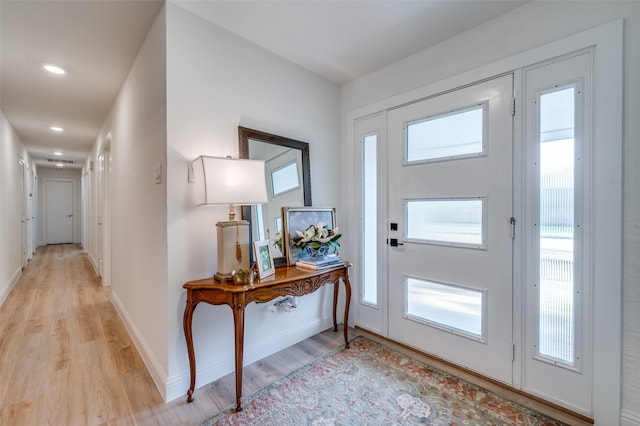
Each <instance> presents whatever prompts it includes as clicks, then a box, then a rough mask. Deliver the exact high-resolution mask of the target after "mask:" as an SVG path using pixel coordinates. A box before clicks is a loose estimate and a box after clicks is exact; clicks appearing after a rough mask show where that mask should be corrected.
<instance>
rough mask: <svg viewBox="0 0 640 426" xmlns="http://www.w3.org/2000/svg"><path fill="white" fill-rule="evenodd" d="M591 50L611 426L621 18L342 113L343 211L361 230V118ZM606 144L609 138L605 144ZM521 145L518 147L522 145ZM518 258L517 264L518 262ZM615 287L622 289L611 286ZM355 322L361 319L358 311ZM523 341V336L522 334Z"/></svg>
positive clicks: (603, 395) (616, 333)
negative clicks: (357, 129) (356, 137)
mask: <svg viewBox="0 0 640 426" xmlns="http://www.w3.org/2000/svg"><path fill="white" fill-rule="evenodd" d="M587 48H593V49H594V50H595V51H596V54H595V55H594V62H593V73H594V76H596V77H595V79H596V81H595V84H594V93H593V98H594V99H595V100H596V103H595V104H594V109H593V111H594V117H593V128H594V134H593V137H594V172H595V173H594V200H595V202H594V209H593V215H594V217H595V218H596V220H595V221H594V222H595V223H594V225H595V234H594V249H593V258H594V259H595V262H594V264H593V265H592V267H593V277H594V282H593V286H594V287H593V291H594V294H598V298H597V299H594V301H593V307H592V309H593V311H592V315H593V321H594V330H593V348H594V349H593V371H592V374H593V381H592V386H593V407H592V413H591V416H592V417H593V418H594V420H595V423H596V424H614V423H617V422H619V419H620V408H621V396H620V392H617V391H614V392H611V390H619V389H620V386H621V377H620V376H621V371H622V361H621V359H622V314H621V306H622V130H623V127H622V117H623V114H622V81H623V79H622V76H623V20H622V19H618V20H616V21H613V22H610V23H607V24H604V25H600V26H598V27H595V28H592V29H589V30H586V31H583V32H580V33H577V34H574V35H571V36H569V37H566V38H563V39H560V40H557V41H554V42H551V43H548V44H546V45H543V46H540V47H537V48H534V49H531V50H527V51H524V52H522V53H518V54H515V55H513V56H510V57H508V58H505V59H502V60H499V61H496V62H494V63H491V64H488V65H485V66H482V67H480V68H476V69H473V70H470V71H466V72H463V73H461V74H458V75H456V76H453V77H450V78H446V79H444V80H441V81H438V82H435V83H431V84H428V85H426V86H423V87H420V88H418V89H415V90H411V91H408V92H405V93H402V94H399V95H395V96H391V97H389V98H387V99H384V100H382V101H378V102H376V103H374V104H371V105H367V106H364V107H361V108H357V109H355V110H352V111H349V112H347V113H346V114H345V127H346V133H345V135H346V142H345V144H344V146H345V162H346V163H345V164H346V165H347V167H346V171H345V177H346V182H347V188H346V193H345V200H346V204H345V208H346V210H345V211H350V212H351V214H349V215H348V216H347V228H348V229H359V228H358V225H359V223H360V214H359V210H358V209H357V206H355V205H353V201H351V200H355V199H357V197H358V194H359V190H360V187H359V182H360V177H361V173H362V170H361V169H360V168H359V167H358V166H359V164H358V162H357V161H356V159H357V158H358V157H359V155H360V153H359V151H358V147H359V146H358V144H357V143H355V142H354V139H353V137H352V135H354V134H355V122H356V120H357V119H358V118H360V117H365V116H368V115H371V114H375V113H379V112H382V111H385V110H388V109H390V108H394V107H397V106H400V105H403V104H406V103H409V102H415V101H417V100H420V99H425V98H428V97H430V96H433V95H434V94H437V93H443V92H446V91H448V90H452V89H454V88H458V87H463V86H465V85H467V84H469V83H470V82H478V81H482V80H484V79H487V78H491V77H494V76H498V75H500V74H503V73H506V72H513V71H517V70H521V69H523V68H525V67H528V66H531V65H533V64H536V63H541V62H545V61H548V60H550V59H554V58H557V57H561V56H565V55H567V54H570V53H572V52H575V51H579V50H583V49H587ZM516 83H517V82H516ZM515 87H516V88H519V87H520V85H518V84H516V85H515ZM518 90H519V89H518ZM515 95H516V99H517V101H516V110H518V108H520V110H521V108H522V105H521V102H522V96H521V95H522V94H521V93H518V91H516V94H515ZM517 126H520V124H516V123H514V131H516V132H517V131H518V127H517ZM517 134H518V133H516V135H517ZM604 141H607V143H606V146H605V143H604ZM516 142H517V139H516ZM516 146H518V145H517V143H516ZM518 149H521V148H520V147H519V148H518ZM514 171H515V170H514ZM515 183H516V182H514V184H515ZM385 214H386V213H385ZM518 223H519V224H520V225H518V224H517V226H516V228H517V229H516V232H519V234H520V235H522V229H521V228H520V226H521V224H522V221H518ZM357 244H358V243H356V244H355V246H354V247H353V248H351V252H350V253H348V254H349V255H354V258H357V257H355V254H357V253H360V248H359V247H358V246H357ZM515 249H516V250H520V249H521V247H520V246H518V247H515ZM516 253H517V251H516ZM514 256H515V257H516V258H517V257H518V256H517V255H514ZM514 260H515V262H514V267H515V266H516V265H517V264H518V260H517V259H514ZM520 262H521V260H520ZM520 266H521V265H520ZM352 276H353V282H356V283H360V280H361V271H360V268H359V265H357V264H356V265H354V268H353V272H352ZM612 282H613V283H616V284H617V285H614V286H610V283H612ZM354 287H355V292H354V297H356V298H359V297H360V296H359V290H360V288H359V285H356V286H354ZM518 296H520V298H519V299H518V300H517V302H518V303H517V305H520V306H516V305H514V311H515V313H514V327H515V326H517V324H518V322H520V327H522V318H521V315H522V312H523V309H522V289H521V288H518V285H515V287H514V297H518ZM354 305H355V306H354V309H357V304H354ZM516 309H517V310H516ZM353 317H354V318H357V312H356V313H355V315H354V316H353ZM356 325H358V324H356ZM520 334H522V333H520ZM519 337H520V338H521V336H519ZM516 351H517V352H519V353H516V359H518V357H520V358H521V357H522V348H521V346H520V347H519V348H518V347H516ZM514 366H515V365H514ZM520 367H521V366H520ZM516 377H517V375H514V383H515V382H516V381H517V380H518V379H517V378H516Z"/></svg>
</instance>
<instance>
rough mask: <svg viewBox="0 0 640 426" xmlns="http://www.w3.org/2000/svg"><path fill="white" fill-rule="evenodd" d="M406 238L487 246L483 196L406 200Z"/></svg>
mask: <svg viewBox="0 0 640 426" xmlns="http://www.w3.org/2000/svg"><path fill="white" fill-rule="evenodd" d="M405 204H406V211H407V213H406V214H407V220H406V224H407V240H409V241H418V242H420V241H421V242H426V243H433V244H446V245H455V246H469V247H478V248H480V247H484V243H485V241H486V237H485V231H486V227H485V226H483V224H484V222H485V220H484V218H485V208H484V206H485V205H486V202H485V200H484V199H483V198H468V199H430V200H407V201H405Z"/></svg>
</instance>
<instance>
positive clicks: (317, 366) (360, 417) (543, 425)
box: [204, 336, 563, 426]
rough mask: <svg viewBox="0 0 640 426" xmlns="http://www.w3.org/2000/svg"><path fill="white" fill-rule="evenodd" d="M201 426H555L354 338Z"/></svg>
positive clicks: (372, 343)
mask: <svg viewBox="0 0 640 426" xmlns="http://www.w3.org/2000/svg"><path fill="white" fill-rule="evenodd" d="M242 407H243V409H242V411H240V412H238V413H236V412H235V411H234V410H233V408H228V409H226V410H224V411H222V412H221V413H219V414H218V415H216V416H215V417H214V418H212V419H211V420H209V421H207V422H206V423H204V425H207V426H210V425H256V426H257V425H260V426H264V425H317V426H321V425H322V426H324V425H399V424H402V425H413V424H429V425H447V426H453V425H527V426H534V425H535V426H551V425H562V424H563V423H559V422H557V421H555V420H552V419H550V418H547V417H545V416H543V415H541V414H539V413H535V412H533V411H531V410H528V409H526V408H524V407H522V406H520V405H518V404H515V403H513V402H510V401H508V400H506V399H503V398H501V397H499V396H497V395H494V394H492V393H490V392H488V391H486V390H484V389H482V388H480V387H477V386H475V385H472V384H470V383H469V382H466V381H464V380H462V379H458V378H456V377H454V376H451V375H449V374H447V373H444V372H442V371H440V370H437V369H434V368H432V367H430V366H428V365H426V364H423V363H421V362H419V361H416V360H414V359H411V358H409V357H407V356H405V355H403V354H400V353H398V352H395V351H393V350H391V349H388V348H386V347H384V346H382V345H380V344H378V343H375V342H372V341H371V340H369V339H367V338H364V337H362V336H358V337H356V338H355V339H354V340H353V341H352V342H351V348H350V349H344V348H340V349H336V350H335V351H333V352H331V353H329V354H327V355H325V356H323V357H321V358H319V359H318V360H316V361H314V362H312V363H311V364H309V365H306V366H304V367H302V368H301V369H299V370H297V371H294V372H293V373H291V374H290V375H288V376H286V377H283V378H281V379H279V380H278V381H276V382H275V383H273V384H271V385H269V386H267V387H266V388H264V389H262V390H260V391H259V392H257V393H255V394H253V395H251V396H249V397H245V398H243V402H242Z"/></svg>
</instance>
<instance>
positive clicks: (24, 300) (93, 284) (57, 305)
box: [0, 245, 587, 426]
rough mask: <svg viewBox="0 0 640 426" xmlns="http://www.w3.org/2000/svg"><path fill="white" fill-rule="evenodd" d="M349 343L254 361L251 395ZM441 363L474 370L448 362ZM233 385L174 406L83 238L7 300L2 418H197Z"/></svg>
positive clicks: (324, 337)
mask: <svg viewBox="0 0 640 426" xmlns="http://www.w3.org/2000/svg"><path fill="white" fill-rule="evenodd" d="M357 334H363V335H365V336H367V337H369V338H371V339H373V340H378V341H381V342H383V343H385V344H387V345H389V346H392V347H394V348H396V349H397V350H399V351H404V352H406V353H408V354H411V356H414V357H416V358H419V359H422V360H424V361H426V362H429V363H432V364H433V363H437V361H434V360H433V359H431V358H429V357H427V356H425V355H422V354H419V353H416V352H415V351H412V350H410V349H408V348H405V347H402V346H400V345H396V344H393V343H392V342H389V341H387V340H385V339H383V338H380V337H378V336H375V335H372V334H370V333H367V332H366V331H364V330H351V331H350V335H352V336H355V335H357ZM342 343H343V341H342V333H341V332H338V333H334V332H333V331H332V330H326V331H324V332H322V333H319V334H318V335H316V336H313V337H311V338H309V339H307V340H305V341H303V342H300V343H298V344H296V345H294V346H292V347H290V348H287V349H285V350H283V351H281V352H279V353H277V354H274V355H272V356H270V357H267V358H265V359H262V360H260V361H258V362H255V363H254V364H251V365H248V366H246V367H245V369H244V382H243V386H244V394H245V395H250V394H252V393H254V392H256V391H258V390H259V389H261V388H263V387H264V386H267V385H268V384H270V383H272V382H273V381H275V380H276V379H278V378H279V377H282V376H284V375H286V374H288V373H290V372H292V371H294V370H296V369H297V368H299V367H302V366H304V365H306V364H308V363H309V362H311V361H313V360H314V359H316V358H317V357H319V356H322V355H323V354H325V353H327V352H329V351H331V350H332V349H334V348H337V347H339V346H340V345H341V344H342ZM437 366H438V365H437ZM439 367H440V368H443V369H445V370H449V371H451V372H453V373H454V374H456V375H459V376H463V377H464V375H465V374H467V373H465V372H459V371H458V372H457V371H455V369H452V368H451V367H449V366H447V365H446V364H441V365H439ZM452 370H453V371H452ZM467 376H468V377H467V379H468V380H470V381H473V382H478V383H479V384H480V385H485V386H487V387H493V388H496V391H497V392H498V393H505V392H507V391H505V390H504V389H502V390H501V389H500V387H499V386H495V385H493V384H491V383H484V382H483V381H482V380H481V379H479V378H477V377H475V376H473V375H472V374H467ZM234 383H235V382H234V376H233V374H229V375H227V376H225V377H223V378H221V379H219V380H217V381H215V382H213V383H210V384H208V385H206V386H204V387H202V388H200V389H196V392H195V394H194V396H195V400H194V402H193V403H191V404H187V403H186V396H185V397H184V398H179V399H177V400H174V401H172V402H170V403H168V404H165V403H164V401H163V400H162V398H161V396H160V393H159V392H158V390H157V389H156V387H155V385H154V383H153V381H152V379H151V376H150V375H149V373H148V372H147V370H146V368H145V366H144V364H143V362H142V359H141V358H140V355H139V354H138V352H137V350H136V348H135V346H134V345H133V343H132V341H131V339H130V337H129V335H128V334H127V332H126V330H125V328H124V326H123V324H122V322H121V321H120V318H119V317H118V315H117V313H116V311H115V309H114V307H113V305H112V304H111V292H110V288H109V287H102V286H101V285H100V283H99V280H98V278H97V277H96V276H95V275H94V273H93V269H92V267H91V265H90V263H89V260H88V258H87V257H86V255H85V254H83V253H82V250H81V248H80V247H79V246H76V245H54V246H46V247H40V248H38V250H37V252H36V254H35V256H34V257H33V259H32V260H31V261H30V262H29V264H28V266H27V267H26V268H25V269H24V271H23V274H22V277H21V278H20V280H19V281H18V283H17V284H16V286H15V288H14V289H13V291H12V292H11V293H10V294H9V296H8V297H7V300H6V301H5V302H4V304H3V305H2V306H1V307H0V425H12V426H13V425H16V426H22V425H29V426H31V425H83V426H84V425H103V424H105V425H133V424H139V425H197V424H199V423H201V422H203V421H205V420H207V419H208V418H210V417H212V416H213V415H214V414H216V413H217V412H219V411H220V410H222V409H224V408H226V407H227V406H229V405H231V404H232V403H233V402H234V401H235V384H234ZM185 392H186V389H185ZM507 394H508V395H507V397H510V398H512V399H515V400H518V401H519V402H521V403H523V404H524V405H528V406H530V407H532V408H533V409H538V410H539V411H542V412H545V413H546V414H549V415H551V416H554V417H556V418H558V419H561V420H564V421H566V422H567V423H569V424H575V425H582V424H587V423H585V422H582V421H580V419H577V418H575V417H572V416H570V415H567V413H564V412H563V411H562V410H554V409H552V408H549V407H548V406H546V405H545V404H540V403H539V402H537V401H533V400H530V399H528V398H526V397H524V396H522V395H520V394H517V393H513V392H511V393H510V394H509V393H508V392H507Z"/></svg>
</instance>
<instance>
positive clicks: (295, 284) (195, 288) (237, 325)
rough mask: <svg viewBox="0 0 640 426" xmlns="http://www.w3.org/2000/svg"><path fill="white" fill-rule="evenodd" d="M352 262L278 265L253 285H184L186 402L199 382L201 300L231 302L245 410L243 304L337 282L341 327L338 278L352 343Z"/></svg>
mask: <svg viewBox="0 0 640 426" xmlns="http://www.w3.org/2000/svg"><path fill="white" fill-rule="evenodd" d="M350 266H351V264H350V263H348V262H345V264H344V265H341V266H336V267H334V268H328V269H324V270H320V271H314V270H307V269H302V268H298V267H295V266H285V267H281V268H276V273H275V275H272V276H270V277H267V278H265V279H264V280H257V281H254V283H253V284H252V285H248V284H247V285H242V284H241V285H238V284H234V283H233V282H225V283H221V282H219V281H217V280H215V279H213V278H207V279H203V280H198V281H190V282H188V283H186V284H185V285H184V286H183V287H184V288H185V289H186V290H187V304H186V306H185V308H184V320H183V325H184V336H185V339H186V340H187V351H188V352H189V368H190V370H191V382H190V386H189V390H188V391H187V402H192V401H193V391H194V389H195V386H196V357H195V353H194V349H193V335H192V332H191V323H192V320H193V311H194V310H195V309H196V306H197V305H198V303H200V302H205V303H209V304H211V305H228V306H229V307H230V308H231V310H232V311H233V324H234V332H235V356H236V360H235V361H236V411H241V410H242V405H241V401H240V399H241V398H242V358H243V355H244V308H245V306H247V305H248V304H249V303H251V302H256V303H265V302H268V301H270V300H273V299H275V298H277V297H279V296H304V295H305V294H310V293H313V292H314V291H316V290H317V289H319V288H320V287H322V286H324V285H325V284H334V288H333V331H338V323H337V320H336V309H337V303H338V287H339V281H340V280H342V282H343V283H344V287H345V290H346V299H345V307H344V343H345V346H346V347H347V348H348V347H349V339H348V336H347V328H348V327H347V324H348V322H349V304H350V302H351V284H350V283H349V267H350Z"/></svg>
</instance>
